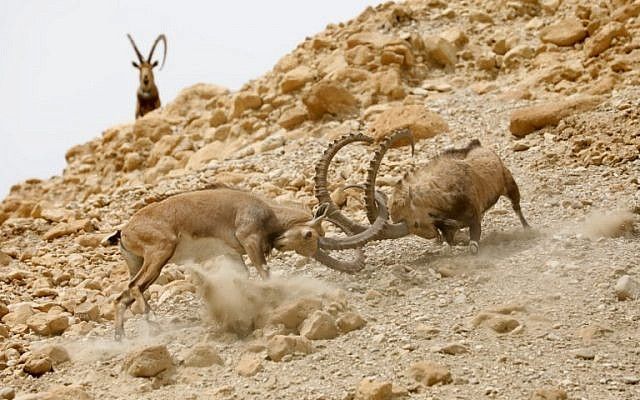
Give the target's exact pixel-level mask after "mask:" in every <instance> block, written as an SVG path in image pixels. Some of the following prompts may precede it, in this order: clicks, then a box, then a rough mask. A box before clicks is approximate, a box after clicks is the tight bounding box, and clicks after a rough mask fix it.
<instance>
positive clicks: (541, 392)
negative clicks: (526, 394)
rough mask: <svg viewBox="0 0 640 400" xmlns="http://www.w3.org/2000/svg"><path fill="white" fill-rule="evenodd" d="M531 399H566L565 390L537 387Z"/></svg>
mask: <svg viewBox="0 0 640 400" xmlns="http://www.w3.org/2000/svg"><path fill="white" fill-rule="evenodd" d="M531 400H567V392H565V391H564V389H561V388H555V387H544V388H539V389H536V390H535V391H534V392H533V394H532V395H531Z"/></svg>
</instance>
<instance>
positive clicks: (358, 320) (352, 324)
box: [336, 311, 367, 333]
mask: <svg viewBox="0 0 640 400" xmlns="http://www.w3.org/2000/svg"><path fill="white" fill-rule="evenodd" d="M366 323H367V321H365V320H364V318H362V316H360V314H358V313H356V312H353V311H348V312H346V313H344V314H342V315H341V316H340V317H338V319H336V325H338V329H340V332H341V333H348V332H351V331H355V330H357V329H360V328H362V327H363V326H365V324H366Z"/></svg>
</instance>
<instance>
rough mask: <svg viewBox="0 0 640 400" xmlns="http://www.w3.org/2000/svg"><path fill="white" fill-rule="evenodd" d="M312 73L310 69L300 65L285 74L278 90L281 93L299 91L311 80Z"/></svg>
mask: <svg viewBox="0 0 640 400" xmlns="http://www.w3.org/2000/svg"><path fill="white" fill-rule="evenodd" d="M313 78H314V72H313V71H312V70H311V68H309V67H307V66H304V65H301V66H299V67H296V68H294V69H292V70H291V71H289V72H287V73H286V74H285V75H284V76H283V77H282V81H280V90H281V91H282V93H289V92H293V91H294V90H297V89H300V88H301V87H303V86H304V85H305V84H306V83H307V82H309V81H311V80H313Z"/></svg>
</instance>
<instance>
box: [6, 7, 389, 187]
mask: <svg viewBox="0 0 640 400" xmlns="http://www.w3.org/2000/svg"><path fill="white" fill-rule="evenodd" d="M379 2H380V0H322V1H304V0H271V1H262V0H253V1H248V0H234V1H187V0H181V1H180V2H169V1H157V0H156V1H148V0H144V1H141V0H136V1H124V0H122V1H121V0H117V1H116V0H109V1H100V2H98V1H86V0H84V1H81V0H65V1H62V0H45V1H35V0H0V139H1V141H0V198H4V196H6V194H7V193H8V191H9V188H10V187H11V185H12V184H14V183H18V182H20V181H23V180H24V179H27V178H30V177H37V178H48V177H50V176H52V175H60V174H61V173H62V170H63V168H64V166H65V161H64V154H65V152H66V150H67V149H69V148H70V147H72V146H73V145H75V144H79V143H84V142H86V141H89V140H90V139H92V138H94V137H97V136H99V135H100V134H101V132H102V131H103V130H104V129H106V128H108V127H109V126H112V125H115V124H118V123H122V122H127V121H132V120H133V119H134V110H135V91H136V87H137V80H138V76H137V70H135V69H134V68H133V67H132V66H131V61H132V60H134V59H135V54H134V52H133V49H132V47H131V45H130V44H129V41H128V40H127V38H126V33H131V35H132V36H133V37H134V39H135V40H136V43H137V44H138V48H139V49H140V51H141V52H142V53H143V54H144V55H145V56H146V54H148V51H149V49H150V47H151V44H152V42H153V40H154V39H155V37H156V36H157V35H158V34H159V33H161V32H164V33H165V34H166V36H167V41H168V46H167V47H168V51H167V60H166V64H165V66H164V68H163V69H162V70H160V71H158V72H156V83H157V84H158V87H159V90H160V98H161V100H162V102H163V104H166V103H168V102H169V101H171V100H172V99H173V98H174V97H175V96H176V94H177V93H178V92H179V91H180V89H182V88H184V87H186V86H190V85H192V84H194V83H197V82H208V83H215V84H218V85H222V86H225V87H228V88H229V89H232V90H236V89H238V88H239V87H240V86H241V85H242V84H243V83H245V82H246V81H248V80H249V79H252V78H256V77H258V76H260V75H262V74H263V73H265V72H266V71H268V70H269V69H271V67H272V66H273V65H274V64H275V63H276V62H277V60H278V59H279V58H280V57H281V56H283V55H285V54H286V53H288V52H289V51H291V50H293V49H294V48H295V46H296V45H297V44H298V43H300V42H301V41H302V40H303V39H304V38H305V37H306V36H312V35H314V34H315V33H318V32H320V31H322V30H323V29H324V28H325V26H326V25H327V24H328V23H331V22H340V21H346V20H348V19H351V18H353V17H355V16H357V15H358V14H359V13H360V12H361V11H363V10H364V9H365V8H366V6H367V5H375V4H377V3H379ZM161 50H162V47H161V45H158V47H157V48H156V53H155V54H156V56H155V58H160V60H161V55H162V51H161ZM156 70H157V69H156Z"/></svg>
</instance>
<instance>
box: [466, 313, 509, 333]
mask: <svg viewBox="0 0 640 400" xmlns="http://www.w3.org/2000/svg"><path fill="white" fill-rule="evenodd" d="M472 325H473V326H474V327H479V326H484V327H487V328H490V329H491V330H493V331H495V332H497V333H509V332H511V331H513V330H514V329H516V328H517V327H519V326H520V322H518V320H517V319H515V318H511V317H509V316H506V315H504V314H500V313H493V312H481V313H480V314H478V315H477V316H476V317H475V318H474V319H473V321H472Z"/></svg>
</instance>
